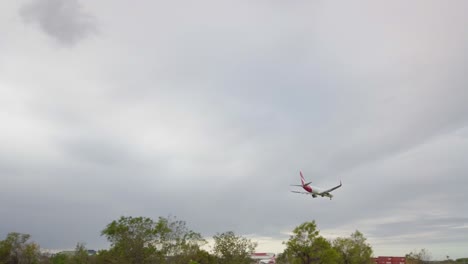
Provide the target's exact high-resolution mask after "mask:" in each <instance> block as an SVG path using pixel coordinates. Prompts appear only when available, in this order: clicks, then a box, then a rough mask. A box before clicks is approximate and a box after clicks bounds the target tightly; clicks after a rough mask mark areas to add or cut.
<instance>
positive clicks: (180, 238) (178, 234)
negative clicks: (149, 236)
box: [158, 217, 206, 264]
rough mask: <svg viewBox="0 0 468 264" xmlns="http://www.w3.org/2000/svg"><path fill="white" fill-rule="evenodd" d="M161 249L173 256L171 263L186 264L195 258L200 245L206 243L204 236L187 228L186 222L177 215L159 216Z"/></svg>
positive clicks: (166, 254)
mask: <svg viewBox="0 0 468 264" xmlns="http://www.w3.org/2000/svg"><path fill="white" fill-rule="evenodd" d="M158 224H159V225H160V230H162V231H163V232H162V233H161V239H160V243H161V251H162V253H163V254H164V255H165V256H169V257H171V263H174V264H179V263H181V264H186V263H188V262H189V261H190V260H191V259H193V258H194V257H195V256H196V255H197V254H198V252H199V251H200V247H201V246H203V245H205V244H206V240H205V239H203V237H202V236H201V235H200V234H199V233H196V232H194V231H192V230H190V229H188V228H187V225H186V222H185V221H181V220H177V219H176V218H175V217H168V218H162V217H160V218H159V221H158Z"/></svg>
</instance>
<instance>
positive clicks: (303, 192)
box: [291, 191, 310, 195]
mask: <svg viewBox="0 0 468 264" xmlns="http://www.w3.org/2000/svg"><path fill="white" fill-rule="evenodd" d="M291 192H293V193H300V194H309V195H310V193H309V192H297V191H291Z"/></svg>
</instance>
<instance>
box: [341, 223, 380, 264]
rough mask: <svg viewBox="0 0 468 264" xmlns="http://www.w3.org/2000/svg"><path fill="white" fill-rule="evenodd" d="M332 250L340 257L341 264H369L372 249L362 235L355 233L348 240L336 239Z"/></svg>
mask: <svg viewBox="0 0 468 264" xmlns="http://www.w3.org/2000/svg"><path fill="white" fill-rule="evenodd" d="M333 248H335V250H336V251H337V252H338V253H339V254H340V255H341V260H340V263H342V264H367V263H370V262H371V256H372V248H371V247H370V245H369V244H367V243H366V238H365V237H364V235H363V234H362V233H361V232H359V231H357V230H356V231H355V232H354V233H352V234H351V237H349V238H337V239H335V240H334V241H333Z"/></svg>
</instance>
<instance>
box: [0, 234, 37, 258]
mask: <svg viewBox="0 0 468 264" xmlns="http://www.w3.org/2000/svg"><path fill="white" fill-rule="evenodd" d="M30 237H31V236H30V235H29V234H21V233H16V232H12V233H9V234H8V235H7V237H6V239H5V240H2V241H0V263H5V264H18V263H22V264H23V263H24V264H36V263H38V262H39V256H40V252H39V245H37V244H36V243H33V242H29V243H28V242H27V241H28V240H29V238H30Z"/></svg>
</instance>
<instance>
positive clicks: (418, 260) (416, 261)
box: [406, 248, 431, 264]
mask: <svg viewBox="0 0 468 264" xmlns="http://www.w3.org/2000/svg"><path fill="white" fill-rule="evenodd" d="M430 260H431V254H430V253H429V252H428V251H427V250H426V249H424V248H423V249H421V250H420V251H419V252H417V251H416V250H415V251H411V252H410V253H408V254H406V261H407V263H409V264H424V263H429V261H430Z"/></svg>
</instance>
